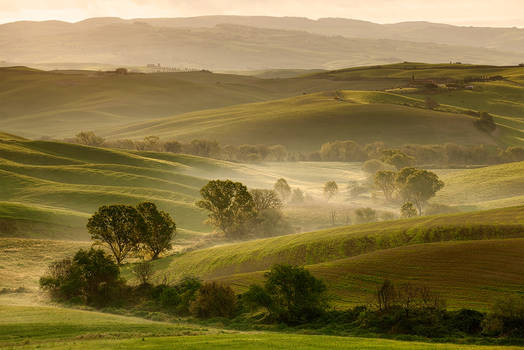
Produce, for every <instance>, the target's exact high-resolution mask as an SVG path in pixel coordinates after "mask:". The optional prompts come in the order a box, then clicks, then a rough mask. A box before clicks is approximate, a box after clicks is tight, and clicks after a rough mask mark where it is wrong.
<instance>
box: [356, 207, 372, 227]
mask: <svg viewBox="0 0 524 350" xmlns="http://www.w3.org/2000/svg"><path fill="white" fill-rule="evenodd" d="M355 215H356V217H357V221H358V222H359V223H368V222H374V221H377V211H376V210H373V209H371V208H359V209H357V210H355Z"/></svg>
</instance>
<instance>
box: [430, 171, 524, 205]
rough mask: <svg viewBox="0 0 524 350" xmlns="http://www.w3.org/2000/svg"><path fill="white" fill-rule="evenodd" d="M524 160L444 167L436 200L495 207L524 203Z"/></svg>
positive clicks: (451, 203)
mask: <svg viewBox="0 0 524 350" xmlns="http://www.w3.org/2000/svg"><path fill="white" fill-rule="evenodd" d="M523 174H524V162H515V163H508V164H501V165H494V166H489V167H485V168H479V169H469V170H458V171H447V172H446V173H445V174H443V175H441V178H442V180H443V181H444V183H445V184H446V185H445V186H444V188H443V189H442V190H441V191H439V192H438V193H437V195H436V197H435V198H434V199H432V201H433V202H435V203H444V204H449V205H459V206H476V207H479V208H486V209H487V208H496V207H504V206H511V205H519V204H522V203H524V200H523V199H524V181H523Z"/></svg>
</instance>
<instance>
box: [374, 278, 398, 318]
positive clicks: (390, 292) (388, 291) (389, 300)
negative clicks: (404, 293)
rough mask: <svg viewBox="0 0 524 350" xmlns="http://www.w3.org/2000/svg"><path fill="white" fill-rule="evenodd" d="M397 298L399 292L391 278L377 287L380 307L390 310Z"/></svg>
mask: <svg viewBox="0 0 524 350" xmlns="http://www.w3.org/2000/svg"><path fill="white" fill-rule="evenodd" d="M396 299H397V292H396V291H395V286H394V285H393V283H391V281H390V280H385V281H384V282H383V283H382V285H381V286H380V288H378V289H377V304H378V309H379V310H382V311H388V310H389V309H391V307H392V306H393V305H394V304H395V302H396Z"/></svg>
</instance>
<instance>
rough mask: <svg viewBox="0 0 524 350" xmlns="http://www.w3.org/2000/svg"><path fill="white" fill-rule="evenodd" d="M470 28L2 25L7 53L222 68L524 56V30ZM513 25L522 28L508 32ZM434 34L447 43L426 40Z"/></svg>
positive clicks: (300, 23)
mask: <svg viewBox="0 0 524 350" xmlns="http://www.w3.org/2000/svg"><path fill="white" fill-rule="evenodd" d="M420 26H422V27H420ZM421 28H427V30H426V34H421V33H422V32H423V30H422V29H421ZM432 28H433V29H432ZM468 29H469V28H462V27H453V26H445V25H437V24H430V23H425V24H424V23H402V24H397V25H379V24H374V23H369V22H362V21H354V20H345V19H323V20H318V21H313V20H309V19H305V18H277V17H234V16H212V17H195V18H175V19H137V20H122V19H119V18H94V19H89V20H85V21H82V22H78V23H67V22H60V21H46V22H25V21H23V22H14V23H8V24H4V25H0V47H2V50H1V51H0V61H9V62H18V63H23V64H32V63H33V64H34V63H42V62H48V63H57V62H58V63H60V62H63V63H66V62H67V63H71V62H98V63H103V64H121V65H145V64H148V63H161V64H162V65H169V66H178V67H187V66H190V67H195V68H208V69H215V70H255V69H268V68H299V69H311V68H327V69H334V68H341V67H348V66H358V65H364V64H384V63H391V62H398V61H426V62H429V61H431V62H449V61H450V60H453V61H462V62H469V63H479V64H499V65H500V64H515V63H519V62H521V61H524V57H523V55H522V54H519V53H518V52H519V51H521V52H524V50H523V49H522V46H524V44H522V42H523V41H522V40H524V39H522V37H524V34H523V33H524V31H523V30H520V29H493V28H476V29H475V30H476V31H475V32H474V33H475V35H473V34H471V38H472V39H471V40H469V41H468V40H466V39H460V40H462V41H460V40H459V38H460V37H461V36H460V35H458V34H457V35H454V34H453V33H454V32H453V31H456V32H457V33H460V32H461V31H463V30H468ZM482 31H485V32H486V33H488V34H485V38H484V40H483V41H482V42H481V40H480V39H478V37H479V35H480V34H478V35H477V33H481V32H482ZM434 32H435V33H436V32H438V33H442V34H439V35H436V34H435V35H434V34H432V33H434ZM513 32H515V33H516V34H515V35H509V34H507V33H513ZM445 33H448V34H446V35H448V36H449V40H448V41H446V40H447V39H446V35H444V34H445ZM500 33H506V34H500ZM408 34H409V35H408ZM517 34H518V35H517ZM464 35H466V34H464ZM468 35H469V34H468ZM519 35H520V37H519ZM386 36H387V38H386ZM466 36H467V35H466ZM501 36H502V37H504V38H505V40H504V42H505V43H508V42H513V43H515V45H513V46H511V45H509V44H507V45H502V43H500V45H499V46H501V47H502V48H506V49H507V50H506V51H508V52H503V51H500V49H501V47H495V46H494V45H492V46H493V47H494V48H485V47H474V46H475V44H476V45H477V46H479V45H480V44H483V45H491V44H490V42H495V43H498V42H499V41H501V40H499V39H497V38H499V37H501ZM382 37H384V38H382ZM519 38H520V39H519ZM397 39H402V40H397ZM423 39H424V40H423ZM452 39H453V40H452ZM477 39H478V40H477ZM407 40H411V41H407ZM431 40H433V41H438V42H440V43H430V42H423V41H431ZM519 40H520V41H519ZM442 42H450V43H453V44H454V45H447V44H442ZM466 44H467V46H464V45H466ZM457 45H462V46H457ZM510 46H511V47H510ZM509 49H511V50H509Z"/></svg>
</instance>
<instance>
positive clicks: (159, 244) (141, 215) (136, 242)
mask: <svg viewBox="0 0 524 350" xmlns="http://www.w3.org/2000/svg"><path fill="white" fill-rule="evenodd" d="M87 230H88V232H89V233H90V235H91V238H92V239H93V240H94V241H95V243H96V244H100V245H103V246H105V247H107V248H108V249H109V250H110V251H111V253H112V254H113V256H114V258H115V260H116V262H117V264H118V265H120V264H122V262H123V261H124V260H125V259H126V258H127V257H129V256H130V255H135V256H140V257H142V258H145V257H150V258H151V259H156V258H158V256H159V255H160V254H161V253H162V252H164V251H167V250H169V249H171V242H172V240H173V238H174V235H175V234H176V224H175V221H174V220H173V219H172V218H171V216H170V215H169V214H168V213H166V212H164V211H161V210H158V208H157V207H156V205H155V204H154V203H152V202H143V203H140V204H138V205H137V206H136V207H133V206H130V205H123V204H117V205H104V206H102V207H100V208H99V209H98V210H97V211H96V213H94V214H93V215H92V216H91V218H89V221H88V223H87Z"/></svg>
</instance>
